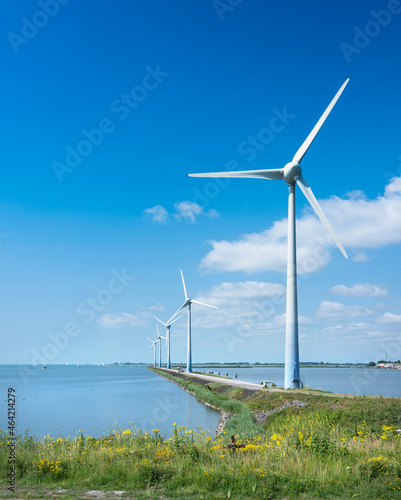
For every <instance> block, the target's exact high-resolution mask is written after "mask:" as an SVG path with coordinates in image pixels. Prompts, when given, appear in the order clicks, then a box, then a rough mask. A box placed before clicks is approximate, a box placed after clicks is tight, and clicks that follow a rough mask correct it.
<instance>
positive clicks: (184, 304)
mask: <svg viewBox="0 0 401 500" xmlns="http://www.w3.org/2000/svg"><path fill="white" fill-rule="evenodd" d="M186 305H187V302H186V301H185V302H184V303H183V304H182V306H181V307H180V308H179V309H178V310H177V311H176V312H175V313H174V314H173V315H172V316H171V318H170V319H169V320H168V321H167V323H169V324H170V325H171V320H172V319H173V318H175V317H176V316H177V314H178V313H179V312H180V311H181V310H182V309H184V307H185V306H186Z"/></svg>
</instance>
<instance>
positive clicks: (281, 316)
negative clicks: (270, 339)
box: [272, 313, 315, 326]
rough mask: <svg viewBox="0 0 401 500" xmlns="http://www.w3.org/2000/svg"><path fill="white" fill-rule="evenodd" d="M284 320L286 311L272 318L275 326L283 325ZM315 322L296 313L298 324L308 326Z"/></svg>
mask: <svg viewBox="0 0 401 500" xmlns="http://www.w3.org/2000/svg"><path fill="white" fill-rule="evenodd" d="M285 320H286V313H283V314H279V315H277V316H276V317H275V318H274V319H273V322H272V323H273V325H275V326H285ZM314 324H315V323H314V322H313V321H312V320H311V319H310V318H307V317H306V316H302V315H298V325H300V326H304V325H307V326H310V325H314Z"/></svg>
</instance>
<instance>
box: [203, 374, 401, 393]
mask: <svg viewBox="0 0 401 500" xmlns="http://www.w3.org/2000/svg"><path fill="white" fill-rule="evenodd" d="M201 370H202V371H206V373H208V371H209V370H208V369H205V368H202V369H201ZM211 370H213V371H214V373H216V374H217V373H218V372H219V371H220V374H221V375H225V374H226V373H228V376H229V377H231V378H234V377H235V374H237V375H238V380H245V381H247V382H255V383H257V384H258V383H260V382H262V381H263V380H269V381H271V382H274V383H275V384H276V385H277V386H279V387H283V385H284V368H262V367H260V368H259V367H254V368H228V369H221V368H219V369H217V370H216V369H215V368H211ZM301 377H302V379H303V380H304V383H305V385H308V386H309V387H313V388H314V389H322V390H324V391H330V392H335V393H338V394H357V395H362V394H365V395H366V396H388V397H393V398H401V370H387V369H386V370H381V369H367V368H302V367H301Z"/></svg>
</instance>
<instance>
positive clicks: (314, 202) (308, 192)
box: [296, 176, 348, 259]
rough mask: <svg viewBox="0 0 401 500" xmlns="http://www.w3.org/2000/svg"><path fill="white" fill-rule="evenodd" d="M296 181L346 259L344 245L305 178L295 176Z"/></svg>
mask: <svg viewBox="0 0 401 500" xmlns="http://www.w3.org/2000/svg"><path fill="white" fill-rule="evenodd" d="M296 183H297V184H298V186H299V187H300V189H301V191H302V192H303V193H304V195H305V198H306V199H307V200H308V201H309V203H310V204H311V205H312V208H313V210H314V211H315V212H316V215H317V216H318V217H319V219H320V220H321V221H322V224H323V226H324V227H325V228H326V229H327V231H328V232H329V234H330V235H331V237H332V238H333V240H334V242H335V244H336V245H337V246H338V248H339V249H340V252H341V253H342V254H343V255H344V257H345V258H346V259H348V255H347V252H346V251H345V250H344V247H343V246H342V244H341V242H340V240H339V239H338V236H337V235H336V233H335V232H334V229H333V228H332V227H331V224H330V222H329V221H328V220H327V217H326V216H325V215H324V212H323V210H322V208H321V206H320V205H319V203H318V202H317V199H316V198H315V196H314V194H313V193H312V190H311V188H310V187H309V184H308V183H307V182H306V180H305V179H304V178H303V177H301V176H300V177H297V179H296Z"/></svg>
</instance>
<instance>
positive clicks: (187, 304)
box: [167, 269, 218, 373]
mask: <svg viewBox="0 0 401 500" xmlns="http://www.w3.org/2000/svg"><path fill="white" fill-rule="evenodd" d="M180 271H181V279H182V286H183V287H184V294H185V302H184V303H183V304H182V306H181V307H180V308H179V309H178V311H177V312H175V313H174V314H173V315H172V316H171V318H170V319H169V320H168V321H167V323H170V324H171V320H172V319H173V318H175V316H177V314H178V313H179V312H180V311H181V310H182V309H184V307H188V341H187V372H189V373H191V372H192V351H191V304H200V305H201V306H206V307H213V309H218V307H216V306H211V305H210V304H205V303H204V302H199V301H198V300H195V299H191V298H190V297H188V294H187V289H186V286H185V281H184V275H183V274H182V269H180Z"/></svg>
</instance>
